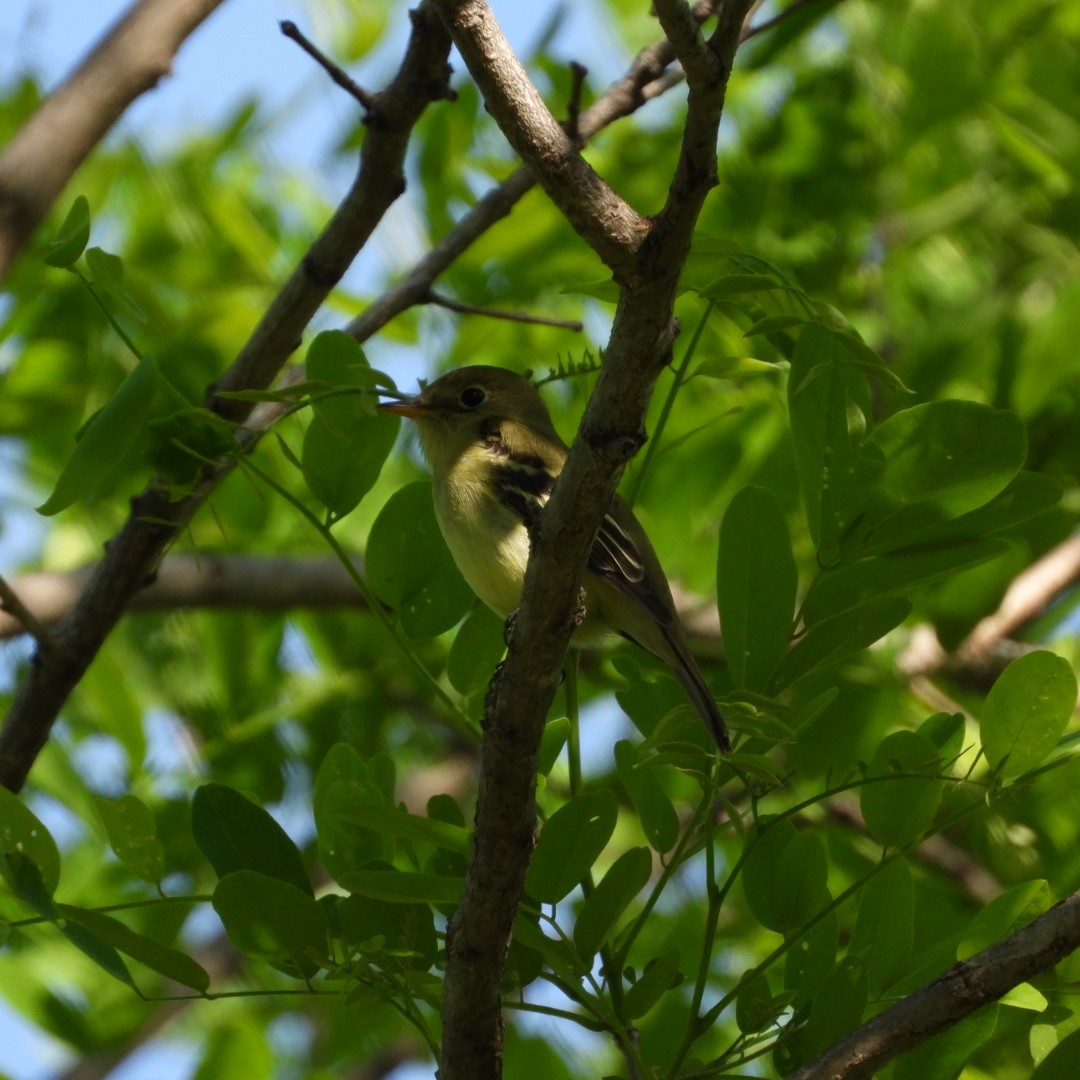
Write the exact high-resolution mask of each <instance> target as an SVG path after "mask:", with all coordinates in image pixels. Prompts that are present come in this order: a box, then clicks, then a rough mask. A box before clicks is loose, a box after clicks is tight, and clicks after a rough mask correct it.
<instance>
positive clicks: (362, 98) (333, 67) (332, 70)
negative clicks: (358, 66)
mask: <svg viewBox="0 0 1080 1080" xmlns="http://www.w3.org/2000/svg"><path fill="white" fill-rule="evenodd" d="M278 26H280V27H281V32H282V33H283V34H284V35H285V36H286V37H287V38H289V39H290V40H291V41H295V42H296V44H297V45H299V46H300V48H301V49H303V50H304V52H306V53H307V54H308V56H310V57H311V58H312V60H314V61H315V63H317V64H318V65H319V66H320V67H321V68H322V69H323V71H325V72H326V73H327V75H329V76H330V78H331V79H333V80H334V82H336V83H337V84H338V86H340V87H341V88H342V90H344V91H345V92H346V93H348V94H351V95H352V96H353V97H354V98H356V100H357V101H358V102H360V105H361V106H362V107H363V109H364V111H365V112H367V113H372V112H374V111H375V109H376V107H377V105H378V95H376V94H373V93H372V92H371V91H370V90H365V89H364V87H362V86H361V85H360V84H359V83H358V82H357V81H356V80H355V79H354V78H352V76H351V75H348V74H347V73H346V72H345V71H343V70H342V68H341V67H340V65H338V64H335V63H334V61H333V60H331V59H330V57H328V56H327V55H326V54H325V53H324V52H323V51H322V50H321V49H320V48H318V46H316V45H315V44H314V43H313V42H312V41H311V40H310V39H309V38H308V37H307V36H306V35H305V34H304V33H302V31H301V30H300V27H298V26H297V25H296V23H294V22H292V21H291V20H289V19H283V20H282V21H281V22H280V23H278Z"/></svg>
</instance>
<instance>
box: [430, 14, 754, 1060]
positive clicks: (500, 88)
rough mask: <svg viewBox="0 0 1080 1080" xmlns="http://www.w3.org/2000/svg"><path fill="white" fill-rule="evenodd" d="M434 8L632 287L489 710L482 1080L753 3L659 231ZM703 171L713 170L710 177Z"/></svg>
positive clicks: (457, 988)
mask: <svg viewBox="0 0 1080 1080" xmlns="http://www.w3.org/2000/svg"><path fill="white" fill-rule="evenodd" d="M437 3H438V5H439V10H440V11H441V12H442V14H443V17H444V18H445V19H446V21H447V25H448V26H449V27H450V29H451V34H452V36H453V37H454V41H455V44H456V45H457V46H458V48H459V50H460V51H461V54H462V56H463V57H464V58H465V61H466V63H467V64H468V65H469V69H470V72H471V73H472V75H473V77H474V78H475V79H476V80H477V82H478V83H480V85H481V89H482V91H483V93H484V97H485V99H486V101H487V103H488V106H489V109H490V110H491V112H492V114H493V115H494V117H495V119H496V120H497V121H498V123H499V125H500V127H501V128H502V129H503V133H504V135H506V137H507V139H508V140H509V141H510V142H511V143H512V145H513V146H514V147H515V149H516V150H517V151H518V152H519V153H520V154H521V155H522V156H523V157H524V158H525V160H526V161H527V162H528V163H529V164H530V165H531V166H532V168H533V169H534V170H536V172H537V174H538V178H539V180H540V182H541V184H542V185H543V186H544V189H545V191H547V192H548V194H549V195H550V196H551V197H552V199H553V201H555V203H556V205H557V206H558V207H559V209H560V210H562V211H563V213H564V214H565V215H566V216H567V218H568V220H570V222H571V224H572V225H573V226H574V228H575V229H576V230H577V231H578V233H579V234H580V235H581V236H582V237H583V238H584V239H585V240H586V242H587V243H589V244H590V246H592V247H593V248H594V250H596V251H597V252H598V253H600V254H601V257H603V258H605V260H606V261H607V262H608V264H609V265H611V266H612V268H613V269H614V270H615V272H616V277H617V279H618V280H619V281H620V282H621V283H622V285H623V288H622V292H621V298H620V301H619V305H618V308H617V310H616V313H615V321H614V326H613V329H612V335H611V339H610V341H609V344H608V348H607V350H606V358H605V362H604V367H603V369H602V371H601V374H600V378H599V381H598V382H597V386H596V389H595V391H594V393H593V395H592V398H591V399H590V401H589V405H588V408H587V409H586V412H585V417H584V419H583V421H582V424H581V428H580V431H579V433H578V437H577V439H576V440H575V441H574V445H573V447H572V448H571V451H570V454H569V457H568V458H567V461H566V465H565V467H564V469H563V472H562V474H561V475H560V478H559V483H558V485H556V488H555V491H554V493H553V495H552V498H551V501H550V502H549V503H548V505H547V507H546V508H545V510H544V513H543V514H542V515H540V520H539V522H538V524H537V528H536V530H535V536H534V538H533V545H532V552H531V555H530V559H529V566H528V570H527V572H526V577H525V586H524V590H523V593H522V600H521V606H520V608H519V610H518V617H517V621H516V623H515V628H514V636H513V638H512V640H511V642H510V649H509V653H508V655H507V659H506V662H505V664H504V666H503V668H502V671H501V675H500V677H499V678H498V680H497V682H496V683H495V685H494V686H493V689H492V692H491V694H490V695H489V698H488V702H487V704H486V709H485V716H484V750H483V758H482V763H481V777H480V784H479V799H478V803H477V813H476V832H475V840H474V852H473V857H472V859H471V861H470V864H469V869H468V872H467V874H466V879H465V890H464V894H463V896H462V901H461V904H460V906H459V907H458V909H457V912H456V913H455V915H454V917H453V919H452V921H451V924H450V926H449V928H448V932H447V971H446V982H445V986H444V997H443V1054H442V1062H441V1068H440V1078H441V1080H465V1078H468V1080H474V1078H476V1077H497V1076H499V1075H500V1074H501V1030H502V1029H501V1016H500V1002H499V986H500V982H501V979H502V973H503V966H504V962H505V956H506V950H507V948H508V944H509V940H510V934H511V927H512V923H513V918H514V915H515V913H516V909H517V904H518V902H519V900H520V896H521V890H522V887H523V883H524V878H525V871H526V868H527V866H528V861H529V854H530V851H531V848H532V843H533V830H534V826H535V805H534V799H535V782H536V758H537V751H538V748H539V743H540V735H541V732H542V730H543V726H544V721H545V718H546V715H547V710H548V708H549V706H550V704H551V701H552V699H553V697H554V694H555V689H556V687H557V685H558V681H559V670H560V667H561V665H562V661H563V657H564V655H565V652H566V647H567V643H568V641H569V637H570V633H571V627H572V619H571V612H572V611H573V610H574V609H575V606H576V604H577V597H578V588H579V584H580V580H581V572H582V568H583V567H584V564H585V559H586V556H587V554H588V551H589V549H590V547H591V545H592V542H593V539H594V537H595V535H596V530H597V527H598V525H599V523H600V519H601V517H602V516H603V514H604V512H605V511H606V510H607V508H608V506H609V505H610V502H611V498H612V495H613V493H614V490H615V485H616V483H617V481H618V477H619V474H620V472H621V470H622V468H623V466H624V465H625V464H626V461H627V460H628V458H629V457H630V456H632V454H633V453H634V451H635V450H636V448H637V447H638V446H639V445H640V443H641V440H642V425H643V420H644V414H645V410H646V408H647V405H648V401H649V396H650V394H651V392H652V388H653V385H654V383H655V381H656V378H657V376H658V375H659V373H660V371H661V370H662V369H663V367H664V365H665V364H667V363H668V362H669V361H670V358H671V350H672V343H673V340H674V336H675V333H676V329H677V328H676V325H675V322H674V318H673V309H674V302H675V293H676V285H677V281H678V275H679V272H680V270H681V267H682V265H683V262H684V260H685V256H686V253H687V252H688V251H689V243H690V236H691V234H692V232H693V228H694V224H695V222H696V221H697V217H698V213H699V212H700V208H701V205H702V203H703V202H704V199H705V196H706V195H707V194H708V191H709V190H710V189H711V187H712V186H713V184H714V182H715V157H716V136H717V127H718V124H719V120H720V106H721V104H722V101H723V92H724V87H725V84H726V75H727V72H728V71H729V70H730V60H731V58H732V57H733V55H734V50H735V47H736V43H737V40H738V35H739V33H740V31H741V28H742V21H743V17H744V16H745V14H746V11H747V10H748V8H749V4H750V0H734V2H732V3H728V4H726V5H722V6H721V8H720V11H719V15H720V18H719V20H718V29H717V32H716V33H714V35H713V39H712V42H713V44H712V45H711V47H712V48H713V49H714V52H715V54H716V56H717V57H719V58H720V60H721V63H720V64H718V65H717V72H718V76H717V78H715V79H714V80H712V81H711V83H710V82H709V80H701V81H699V82H698V83H697V84H696V85H695V83H694V82H692V83H691V94H690V98H689V107H688V115H687V131H688V132H689V133H691V134H690V138H689V141H686V140H684V146H683V151H682V153H681V155H680V163H679V166H678V169H677V172H676V181H675V182H674V183H673V185H672V191H671V193H669V200H668V205H667V206H666V207H665V211H664V214H662V215H661V217H660V218H658V219H657V220H655V221H654V222H652V223H650V222H648V221H646V220H644V219H641V218H638V217H637V215H636V214H634V213H633V211H630V210H629V208H628V207H627V206H626V204H625V203H624V202H623V201H622V200H621V199H620V198H619V197H618V196H617V195H615V193H614V192H612V191H611V189H610V188H608V187H607V185H606V184H604V183H603V181H601V180H600V179H599V177H597V176H596V174H595V173H593V172H592V170H591V169H588V168H587V167H586V168H582V167H581V165H580V164H579V163H580V156H579V155H577V154H576V152H571V151H572V147H571V145H570V142H569V140H568V139H567V137H566V135H565V133H564V132H563V131H562V129H561V128H558V125H556V124H555V123H554V121H553V120H552V119H551V117H550V114H549V113H548V112H547V110H546V109H545V108H543V106H542V104H541V105H540V106H539V109H538V108H537V103H538V102H539V97H538V95H537V93H536V90H535V88H533V87H532V85H531V83H529V82H528V79H527V77H526V76H525V74H524V72H523V71H522V70H521V67H520V64H518V63H517V60H516V58H514V57H513V55H512V53H509V49H508V48H504V46H505V42H504V40H503V38H502V35H501V32H500V31H499V30H498V28H497V26H495V25H494V19H493V17H492V16H491V13H490V11H489V10H488V8H487V5H486V4H484V3H482V2H481V0H463V2H454V0H437ZM507 54H509V55H507ZM666 55H669V54H666ZM541 111H542V115H541ZM585 119H586V118H585V117H583V118H582V122H583V124H582V126H584V121H585ZM552 127H554V128H555V130H556V131H557V134H555V133H554V132H553V131H552V130H551V129H552ZM710 130H711V145H710V143H709V134H710ZM706 150H708V153H706ZM709 156H711V159H712V168H711V169H709V168H704V167H702V164H703V162H704V161H705V160H706V159H707V158H708V157H709Z"/></svg>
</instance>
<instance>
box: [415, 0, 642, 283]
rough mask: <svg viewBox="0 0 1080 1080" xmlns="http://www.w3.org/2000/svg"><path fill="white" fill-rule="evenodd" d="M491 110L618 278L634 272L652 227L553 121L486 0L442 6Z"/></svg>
mask: <svg viewBox="0 0 1080 1080" xmlns="http://www.w3.org/2000/svg"><path fill="white" fill-rule="evenodd" d="M436 5H437V7H438V9H439V12H440V14H441V15H442V17H443V21H444V22H445V23H446V27H447V29H448V30H449V31H450V36H451V37H452V38H453V39H454V44H455V45H456V46H457V47H458V49H459V51H460V52H461V55H462V57H464V59H465V63H466V64H467V65H468V67H469V72H470V73H471V74H472V76H473V78H474V79H475V80H476V84H477V86H479V88H480V92H481V93H482V94H483V95H484V102H485V104H486V105H487V108H488V111H489V112H490V113H491V115H492V116H493V117H494V118H495V121H496V122H497V123H498V125H499V127H500V128H501V129H502V132H503V134H504V135H505V136H506V138H507V140H508V141H509V143H510V145H511V146H513V148H514V149H515V150H516V151H517V153H518V154H519V155H520V156H521V158H522V160H523V161H525V162H526V163H527V164H528V165H530V166H531V167H532V169H533V171H534V172H535V173H536V177H537V179H538V180H539V182H540V185H541V186H542V187H543V189H544V190H545V191H546V192H547V194H548V196H549V197H550V198H551V200H552V202H554V203H555V205H556V206H557V207H558V208H559V210H560V211H561V212H562V213H563V216H564V217H565V218H566V220H567V221H569V222H570V224H571V225H572V226H573V228H574V230H575V231H576V232H577V233H578V235H579V236H581V237H582V239H583V240H585V242H586V243H587V244H588V245H589V246H590V247H591V248H592V249H593V250H594V251H595V252H596V253H597V255H599V256H600V258H601V259H602V260H603V261H604V262H605V263H606V264H607V265H608V266H609V267H610V268H611V270H612V271H613V273H614V274H615V276H616V277H617V278H622V277H624V276H625V275H626V274H627V273H629V272H630V270H631V268H632V266H633V253H634V252H635V251H636V250H637V248H638V247H639V246H640V244H641V241H642V239H643V238H644V236H645V235H646V233H647V231H648V221H647V220H646V219H644V218H643V217H642V216H641V215H640V214H638V213H637V211H635V210H634V209H633V208H632V207H631V206H630V205H629V204H628V203H626V202H625V200H623V199H622V198H621V197H620V196H619V195H617V194H616V193H615V192H614V191H613V190H612V189H611V188H610V187H609V186H608V185H607V184H606V183H605V182H604V181H603V180H602V179H601V178H600V177H599V176H598V175H597V174H596V172H594V170H593V168H592V166H591V165H590V164H589V163H588V162H587V161H586V160H585V159H584V158H583V157H582V156H581V154H580V153H579V151H578V149H577V147H576V146H575V145H574V142H573V140H572V139H571V138H570V137H569V136H568V135H567V134H566V132H565V131H564V130H563V129H562V126H561V125H560V124H559V123H558V121H557V120H556V119H555V118H554V117H553V116H552V115H551V112H550V111H549V110H548V107H547V106H546V105H545V104H544V102H543V99H542V98H541V97H540V94H539V92H538V91H537V89H536V87H535V86H533V84H532V82H531V81H530V79H529V77H528V75H527V74H526V72H525V69H524V68H523V67H522V66H521V62H520V61H519V60H518V58H517V56H516V55H515V53H514V50H513V49H512V48H511V47H510V43H509V42H508V41H507V40H506V37H505V36H504V35H503V32H502V28H501V27H500V26H499V24H498V23H497V22H496V21H495V17H494V15H493V14H492V12H491V9H490V7H489V6H488V5H487V3H486V0H436Z"/></svg>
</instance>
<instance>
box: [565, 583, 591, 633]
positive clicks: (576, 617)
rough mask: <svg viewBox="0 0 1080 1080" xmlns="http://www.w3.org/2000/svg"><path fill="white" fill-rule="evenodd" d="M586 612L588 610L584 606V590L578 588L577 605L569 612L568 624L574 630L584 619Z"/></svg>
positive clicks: (587, 612)
mask: <svg viewBox="0 0 1080 1080" xmlns="http://www.w3.org/2000/svg"><path fill="white" fill-rule="evenodd" d="M588 614H589V610H588V608H586V607H585V590H584V589H578V602H577V607H576V608H574V610H573V611H571V612H570V625H571V626H572V627H573V628H574V629H575V630H576V629H577V628H578V627H579V626H581V624H582V623H583V622H584V621H585V616H586V615H588Z"/></svg>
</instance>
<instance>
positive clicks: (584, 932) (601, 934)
mask: <svg viewBox="0 0 1080 1080" xmlns="http://www.w3.org/2000/svg"><path fill="white" fill-rule="evenodd" d="M651 876H652V855H651V854H650V853H649V849H648V848H631V849H630V850H629V851H624V852H623V853H622V855H620V856H619V857H618V858H617V859H616V860H615V862H613V863H612V864H611V867H610V869H609V870H608V872H607V873H606V874H605V875H604V877H603V879H602V880H601V881H600V883H599V884H598V885H597V886H596V888H595V889H593V891H592V892H591V893H590V894H589V895H588V896H587V897H586V898H585V903H584V904H582V906H581V910H580V911H579V912H578V916H577V919H576V920H575V922H574V944H575V945H576V946H577V950H578V952H579V953H581V955H582V957H583V958H584V959H585V961H586V962H588V961H589V960H590V958H591V957H593V956H594V955H595V954H596V953H597V952H598V951H599V949H600V948H601V946H602V945H603V944H604V943H605V942H606V941H607V939H608V936H609V935H610V934H611V932H612V930H613V929H614V927H615V924H616V923H617V922H618V921H619V918H620V917H621V916H622V914H623V912H624V911H626V909H627V908H628V907H629V906H630V903H631V902H632V901H633V899H634V897H635V896H637V894H638V893H639V892H641V890H642V889H644V888H645V886H646V885H647V884H648V883H649V878H650V877H651Z"/></svg>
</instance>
